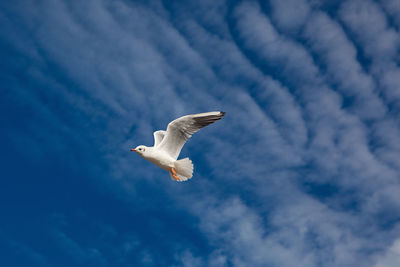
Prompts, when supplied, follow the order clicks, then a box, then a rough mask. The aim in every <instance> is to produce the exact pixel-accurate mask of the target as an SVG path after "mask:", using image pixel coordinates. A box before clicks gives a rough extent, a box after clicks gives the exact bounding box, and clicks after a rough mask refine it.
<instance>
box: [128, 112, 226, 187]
mask: <svg viewBox="0 0 400 267" xmlns="http://www.w3.org/2000/svg"><path fill="white" fill-rule="evenodd" d="M224 115H225V112H222V111H212V112H206V113H198V114H192V115H186V116H183V117H180V118H178V119H176V120H173V121H171V122H170V123H169V124H168V127H167V130H166V131H162V130H159V131H155V132H154V133H153V135H154V146H152V147H147V146H144V145H140V146H137V147H136V148H134V149H131V151H135V152H136V153H138V154H139V155H140V156H141V157H143V158H144V159H147V160H148V161H150V162H152V163H154V164H155V165H157V166H158V167H160V168H162V169H164V170H166V171H167V172H168V173H169V175H170V177H171V179H172V180H175V181H178V182H182V181H187V180H188V179H190V178H192V176H193V164H192V161H191V160H190V159H189V158H184V159H180V160H177V159H178V156H179V153H180V152H181V149H182V147H183V145H184V144H185V143H186V141H187V140H188V139H189V138H190V137H191V136H192V134H194V133H195V132H197V131H198V130H200V129H201V128H203V127H205V126H207V125H209V124H211V123H213V122H215V121H217V120H220V119H221V118H222V117H223V116H224Z"/></svg>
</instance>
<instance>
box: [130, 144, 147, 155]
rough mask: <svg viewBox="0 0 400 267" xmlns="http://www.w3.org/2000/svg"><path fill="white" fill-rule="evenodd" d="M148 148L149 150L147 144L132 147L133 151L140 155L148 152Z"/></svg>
mask: <svg viewBox="0 0 400 267" xmlns="http://www.w3.org/2000/svg"><path fill="white" fill-rule="evenodd" d="M147 150H148V147H147V146H143V145H140V146H137V147H136V148H132V149H131V151H135V152H136V153H138V154H139V155H140V156H143V155H144V154H145V153H146V152H148V151H147Z"/></svg>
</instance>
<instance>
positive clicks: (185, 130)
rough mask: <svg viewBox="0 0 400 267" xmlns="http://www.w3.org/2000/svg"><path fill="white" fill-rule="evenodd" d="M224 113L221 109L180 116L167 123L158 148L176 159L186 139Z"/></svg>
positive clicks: (218, 118)
mask: <svg viewBox="0 0 400 267" xmlns="http://www.w3.org/2000/svg"><path fill="white" fill-rule="evenodd" d="M224 115H225V112H222V111H213V112H206V113H198V114H193V115H187V116H183V117H180V118H178V119H176V120H174V121H171V122H170V123H169V124H168V127H167V131H166V133H165V136H164V138H163V140H162V141H161V143H160V144H159V145H158V148H159V149H160V150H163V151H165V152H167V153H168V154H169V155H170V156H171V157H173V158H174V159H177V158H178V156H179V153H180V152H181V149H182V147H183V145H184V144H185V142H186V140H188V139H189V138H190V137H191V136H192V134H194V133H195V132H197V131H198V130H200V129H201V128H203V127H205V126H207V125H209V124H211V123H213V122H215V121H217V120H220V119H221V118H222V117H223V116H224Z"/></svg>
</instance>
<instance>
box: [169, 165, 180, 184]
mask: <svg viewBox="0 0 400 267" xmlns="http://www.w3.org/2000/svg"><path fill="white" fill-rule="evenodd" d="M171 172H172V177H174V178H175V180H177V181H180V180H181V179H180V178H179V177H178V176H177V175H176V171H175V168H174V167H171Z"/></svg>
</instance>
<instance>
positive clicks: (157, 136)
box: [153, 130, 166, 147]
mask: <svg viewBox="0 0 400 267" xmlns="http://www.w3.org/2000/svg"><path fill="white" fill-rule="evenodd" d="M165 133H166V132H165V131H163V130H159V131H155V132H154V133H153V135H154V147H156V146H158V145H159V144H160V143H161V141H162V140H163V138H164V136H165Z"/></svg>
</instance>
